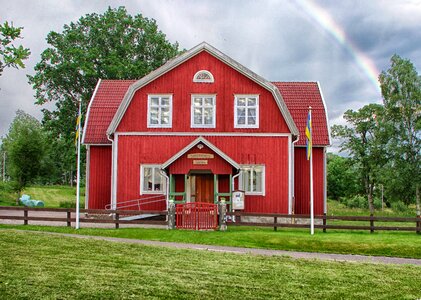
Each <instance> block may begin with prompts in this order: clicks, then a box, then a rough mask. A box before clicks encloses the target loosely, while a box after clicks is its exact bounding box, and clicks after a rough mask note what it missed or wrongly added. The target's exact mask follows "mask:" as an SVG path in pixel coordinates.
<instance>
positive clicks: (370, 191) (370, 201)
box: [367, 187, 374, 215]
mask: <svg viewBox="0 0 421 300" xmlns="http://www.w3.org/2000/svg"><path fill="white" fill-rule="evenodd" d="M367 197H368V208H369V209H370V214H371V215H373V214H374V203H373V189H372V188H371V187H370V188H369V189H368V195H367Z"/></svg>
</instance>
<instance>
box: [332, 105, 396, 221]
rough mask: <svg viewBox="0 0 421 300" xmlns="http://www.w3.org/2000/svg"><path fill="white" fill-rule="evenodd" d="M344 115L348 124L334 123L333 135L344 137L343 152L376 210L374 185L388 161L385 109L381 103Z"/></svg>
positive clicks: (372, 211) (350, 111) (371, 209)
mask: <svg viewBox="0 0 421 300" xmlns="http://www.w3.org/2000/svg"><path fill="white" fill-rule="evenodd" d="M344 118H345V120H346V121H347V123H348V124H349V126H343V125H334V126H333V127H332V135H333V136H334V137H336V138H340V139H341V140H342V143H341V151H346V152H347V153H348V154H349V155H350V157H351V159H352V161H353V163H354V164H355V166H356V167H357V168H358V171H359V177H360V178H361V180H362V184H363V186H364V191H365V194H366V196H367V199H368V206H369V208H370V212H371V213H374V203H373V192H374V188H375V185H376V183H378V182H379V178H380V174H381V169H382V167H383V166H384V165H385V164H386V162H387V156H386V144H387V139H388V134H389V132H388V131H387V130H386V128H387V126H384V123H383V119H384V108H383V106H382V105H379V104H369V105H366V106H364V107H363V108H361V109H359V110H358V111H353V110H348V111H346V112H345V114H344Z"/></svg>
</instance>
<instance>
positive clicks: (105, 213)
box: [0, 206, 167, 228]
mask: <svg viewBox="0 0 421 300" xmlns="http://www.w3.org/2000/svg"><path fill="white" fill-rule="evenodd" d="M1 211H10V212H11V211H13V212H19V213H20V212H22V214H21V215H16V214H14V215H13V214H9V215H7V214H6V213H0V219H3V220H22V221H23V224H24V225H28V224H29V221H41V222H63V223H66V226H68V227H70V226H71V225H72V223H75V222H76V209H75V208H31V207H20V206H0V212H1ZM34 212H46V213H49V212H50V213H55V214H54V215H53V216H39V214H37V215H34ZM31 213H32V215H31ZM84 214H88V217H86V215H84ZM142 214H148V215H150V214H154V215H158V216H165V217H166V216H167V211H161V210H154V211H152V210H147V211H143V210H108V209H80V215H81V217H80V218H79V222H80V223H96V224H114V225H115V228H119V226H120V224H149V225H167V221H164V220H148V219H135V220H121V219H120V218H121V217H123V216H124V217H126V216H134V215H142ZM59 215H60V216H59Z"/></svg>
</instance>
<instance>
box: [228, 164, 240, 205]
mask: <svg viewBox="0 0 421 300" xmlns="http://www.w3.org/2000/svg"><path fill="white" fill-rule="evenodd" d="M237 171H238V173H237V174H235V175H234V176H232V182H231V205H230V207H231V212H233V211H234V210H233V209H232V192H234V187H235V186H234V182H235V178H237V177H238V176H240V174H241V169H237Z"/></svg>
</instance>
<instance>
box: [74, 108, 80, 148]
mask: <svg viewBox="0 0 421 300" xmlns="http://www.w3.org/2000/svg"><path fill="white" fill-rule="evenodd" d="M80 118H81V114H80V112H79V115H78V116H77V119H76V135H75V146H77V141H78V138H79V134H80Z"/></svg>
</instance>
